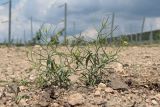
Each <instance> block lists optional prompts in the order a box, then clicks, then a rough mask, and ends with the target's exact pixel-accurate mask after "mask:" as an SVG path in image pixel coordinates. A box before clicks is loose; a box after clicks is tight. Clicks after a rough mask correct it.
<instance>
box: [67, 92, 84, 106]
mask: <svg viewBox="0 0 160 107" xmlns="http://www.w3.org/2000/svg"><path fill="white" fill-rule="evenodd" d="M84 101H85V99H84V97H83V96H82V95H81V94H80V93H76V94H73V95H70V96H69V98H68V103H69V104H70V105H72V106H75V105H81V104H83V103H84Z"/></svg>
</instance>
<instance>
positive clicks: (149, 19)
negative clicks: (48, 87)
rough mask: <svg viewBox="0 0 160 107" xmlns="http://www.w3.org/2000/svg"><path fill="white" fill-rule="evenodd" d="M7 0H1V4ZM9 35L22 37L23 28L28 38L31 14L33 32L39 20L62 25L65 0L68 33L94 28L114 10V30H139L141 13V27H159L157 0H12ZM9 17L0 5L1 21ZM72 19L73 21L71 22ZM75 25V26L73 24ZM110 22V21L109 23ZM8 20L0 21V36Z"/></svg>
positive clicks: (5, 34)
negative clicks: (10, 32)
mask: <svg viewBox="0 0 160 107" xmlns="http://www.w3.org/2000/svg"><path fill="white" fill-rule="evenodd" d="M6 1H7V0H0V4H1V3H4V2H6ZM12 1H13V8H12V18H13V19H12V37H14V38H22V39H23V34H24V30H25V31H26V35H27V38H30V17H31V16H32V17H33V27H34V33H35V32H36V31H37V30H38V29H39V27H40V25H41V24H42V22H46V23H47V24H48V25H49V24H53V25H54V26H58V28H62V27H63V23H62V20H63V19H64V8H63V7H61V8H59V7H58V6H59V5H62V4H64V2H67V4H68V29H67V30H68V35H70V34H78V33H80V32H90V34H91V33H92V32H93V33H94V32H95V31H94V28H95V27H97V26H98V25H99V24H100V22H101V20H102V18H103V17H110V20H109V23H110V22H111V15H110V14H111V13H112V12H115V14H116V16H115V26H119V27H118V29H117V30H116V32H115V34H120V33H123V34H126V33H134V32H140V31H141V23H142V19H143V17H146V22H145V28H144V30H146V31H147V30H151V29H159V28H160V13H159V10H160V6H159V4H160V1H159V0H12ZM7 19H8V6H0V21H5V20H7ZM73 23H75V24H73ZM74 25H75V26H74ZM108 26H110V25H108ZM7 30H8V24H7V23H3V24H2V23H0V39H5V38H6V37H7V34H8V32H7Z"/></svg>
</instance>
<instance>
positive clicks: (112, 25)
mask: <svg viewBox="0 0 160 107" xmlns="http://www.w3.org/2000/svg"><path fill="white" fill-rule="evenodd" d="M114 18H115V13H114V12H113V13H112V24H111V39H110V42H112V41H113V29H114Z"/></svg>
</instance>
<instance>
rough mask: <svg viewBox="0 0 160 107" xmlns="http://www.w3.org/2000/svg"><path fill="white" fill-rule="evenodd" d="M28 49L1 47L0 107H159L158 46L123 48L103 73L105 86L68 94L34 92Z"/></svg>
mask: <svg viewBox="0 0 160 107" xmlns="http://www.w3.org/2000/svg"><path fill="white" fill-rule="evenodd" d="M27 49H28V48H25V47H12V48H7V47H4V46H1V47H0V74H1V75H0V107H160V54H159V53H160V46H141V47H136V46H135V47H125V48H123V49H122V50H121V52H120V53H119V55H118V61H119V62H116V63H112V64H110V65H109V66H108V68H107V69H106V71H107V74H106V78H107V79H108V82H106V83H100V84H99V85H98V86H97V87H85V86H79V85H77V84H74V85H73V86H72V87H71V88H69V89H68V90H65V89H58V87H49V88H48V87H46V88H44V89H39V88H37V87H36V86H35V84H34V83H33V81H34V79H35V78H36V72H35V70H33V69H32V65H31V63H29V62H28V59H27V56H26V50H27ZM76 77H78V75H76V74H75V75H74V76H71V77H70V78H71V80H72V82H73V83H74V82H75V81H77V78H76Z"/></svg>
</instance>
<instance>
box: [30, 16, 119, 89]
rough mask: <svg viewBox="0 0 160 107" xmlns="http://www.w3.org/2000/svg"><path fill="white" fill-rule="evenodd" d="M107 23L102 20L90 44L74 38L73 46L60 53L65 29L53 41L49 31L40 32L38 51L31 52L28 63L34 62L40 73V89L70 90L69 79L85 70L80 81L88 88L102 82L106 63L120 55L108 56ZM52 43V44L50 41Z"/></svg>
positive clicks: (38, 80) (110, 54)
mask: <svg viewBox="0 0 160 107" xmlns="http://www.w3.org/2000/svg"><path fill="white" fill-rule="evenodd" d="M107 22H108V19H107V20H103V21H102V24H101V27H100V28H99V29H98V30H97V31H98V34H97V38H96V40H93V41H94V43H92V42H91V41H87V40H84V38H75V41H74V43H72V46H71V47H70V46H69V45H64V47H65V49H66V50H65V52H64V51H60V49H58V48H59V39H58V38H59V37H60V36H61V34H62V32H63V30H61V31H59V32H58V33H56V34H55V35H54V36H53V37H51V39H48V37H49V34H50V33H49V30H48V29H41V30H40V32H41V41H43V43H41V44H40V47H39V49H38V50H36V49H35V50H34V49H33V50H32V51H31V52H30V54H28V55H30V56H28V57H29V60H30V61H31V62H33V64H34V66H35V68H36V70H37V71H39V72H38V78H37V81H36V82H37V83H38V84H39V86H40V87H43V86H46V85H54V86H58V87H60V88H68V87H69V86H70V85H71V80H70V79H69V76H70V75H72V73H74V72H76V71H77V70H81V71H82V76H81V78H80V80H81V81H82V82H83V83H84V84H85V85H86V86H94V85H97V84H99V83H100V82H102V81H103V79H102V76H103V74H104V73H105V70H104V69H105V67H106V66H107V64H109V63H111V62H114V61H116V55H117V53H118V52H119V48H118V49H117V51H116V52H115V53H114V54H113V53H107V52H106V47H107V44H108V43H107V37H108V36H109V34H110V33H109V34H108V33H106V32H105V29H106V27H107ZM48 40H49V41H48Z"/></svg>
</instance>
